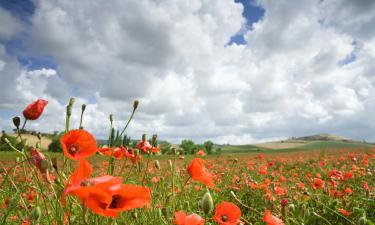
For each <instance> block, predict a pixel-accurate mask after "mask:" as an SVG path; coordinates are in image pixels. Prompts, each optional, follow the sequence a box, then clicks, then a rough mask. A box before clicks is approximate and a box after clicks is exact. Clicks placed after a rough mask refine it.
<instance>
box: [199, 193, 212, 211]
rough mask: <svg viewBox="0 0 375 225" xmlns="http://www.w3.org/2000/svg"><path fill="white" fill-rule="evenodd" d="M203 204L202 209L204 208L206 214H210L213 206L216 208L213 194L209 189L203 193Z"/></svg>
mask: <svg viewBox="0 0 375 225" xmlns="http://www.w3.org/2000/svg"><path fill="white" fill-rule="evenodd" d="M201 204H202V209H203V212H204V214H206V215H207V214H209V213H210V212H211V211H212V210H213V208H214V202H213V200H212V197H211V194H210V192H209V191H207V192H206V193H205V194H204V195H203V198H202V201H201Z"/></svg>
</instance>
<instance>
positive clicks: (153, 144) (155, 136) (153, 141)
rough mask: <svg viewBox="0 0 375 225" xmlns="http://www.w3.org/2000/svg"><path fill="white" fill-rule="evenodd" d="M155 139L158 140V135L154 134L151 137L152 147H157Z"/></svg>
mask: <svg viewBox="0 0 375 225" xmlns="http://www.w3.org/2000/svg"><path fill="white" fill-rule="evenodd" d="M157 138H158V135H156V134H154V135H152V139H151V145H152V146H154V147H155V146H156V145H157Z"/></svg>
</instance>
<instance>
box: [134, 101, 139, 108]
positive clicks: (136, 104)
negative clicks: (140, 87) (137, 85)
mask: <svg viewBox="0 0 375 225" xmlns="http://www.w3.org/2000/svg"><path fill="white" fill-rule="evenodd" d="M138 105H139V101H138V100H135V101H134V102H133V110H136V109H137V108H138Z"/></svg>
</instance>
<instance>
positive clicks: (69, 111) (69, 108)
mask: <svg viewBox="0 0 375 225" xmlns="http://www.w3.org/2000/svg"><path fill="white" fill-rule="evenodd" d="M66 115H67V116H68V117H70V116H71V115H72V106H71V105H67V106H66Z"/></svg>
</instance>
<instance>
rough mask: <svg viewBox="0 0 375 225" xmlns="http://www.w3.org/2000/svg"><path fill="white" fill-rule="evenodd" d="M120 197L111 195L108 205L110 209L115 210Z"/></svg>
mask: <svg viewBox="0 0 375 225" xmlns="http://www.w3.org/2000/svg"><path fill="white" fill-rule="evenodd" d="M120 200H121V196H120V195H113V196H112V201H111V204H110V205H109V208H110V209H116V208H117V205H118V204H119V203H120Z"/></svg>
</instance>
